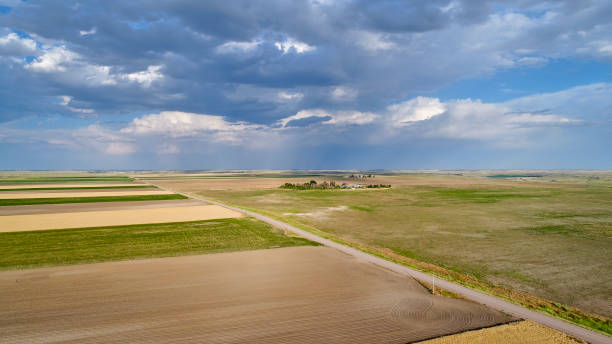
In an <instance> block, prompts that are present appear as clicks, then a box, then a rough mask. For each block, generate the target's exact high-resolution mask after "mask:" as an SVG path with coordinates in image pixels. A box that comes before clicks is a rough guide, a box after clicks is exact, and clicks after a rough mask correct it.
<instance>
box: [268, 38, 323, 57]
mask: <svg viewBox="0 0 612 344" xmlns="http://www.w3.org/2000/svg"><path fill="white" fill-rule="evenodd" d="M274 46H275V47H276V49H278V50H280V51H282V52H283V54H287V53H289V52H290V51H295V52H296V53H298V54H303V53H306V52H309V51H312V50H315V47H313V46H311V45H308V44H307V43H304V42H300V41H296V40H294V39H292V38H289V39H287V40H285V41H282V42H280V41H279V42H275V43H274Z"/></svg>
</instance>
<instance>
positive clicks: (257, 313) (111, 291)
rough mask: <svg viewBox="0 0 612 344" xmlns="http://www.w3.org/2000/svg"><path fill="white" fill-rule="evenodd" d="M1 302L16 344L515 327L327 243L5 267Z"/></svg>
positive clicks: (390, 336) (316, 337)
mask: <svg viewBox="0 0 612 344" xmlns="http://www.w3.org/2000/svg"><path fill="white" fill-rule="evenodd" d="M66 286H71V287H70V288H69V289H67V288H66ZM33 298H35V299H36V302H31V301H32V299H33ZM0 302H1V303H2V305H3V307H2V308H0V332H2V334H3V335H2V336H1V337H0V343H11V344H17V343H31V342H38V343H45V342H65V343H70V342H73V343H77V342H78V343H94V342H95V343H99V342H107V343H108V342H125V341H128V342H130V343H167V342H181V343H202V342H208V343H244V342H257V343H296V342H299V343H356V342H359V343H406V342H410V341H414V340H419V339H426V338H432V337H436V336H439V335H444V334H450V333H455V332H458V331H462V330H466V329H476V328H481V327H484V326H491V325H495V324H499V323H504V322H507V321H510V320H513V319H512V318H510V317H508V316H506V315H503V314H501V313H499V312H496V311H492V310H490V309H488V308H486V307H484V306H481V305H478V304H476V303H472V302H469V301H466V300H459V299H453V298H448V297H442V296H434V295H431V294H429V293H428V292H427V290H426V289H425V288H423V287H422V286H421V285H420V284H418V283H417V282H415V281H414V280H413V279H411V278H405V277H401V276H398V275H395V274H393V273H390V272H389V271H387V270H385V269H382V268H379V267H376V266H374V265H371V264H368V263H363V262H360V261H359V260H357V259H355V258H353V257H351V256H347V255H345V254H342V253H340V252H338V251H335V250H333V249H330V248H325V247H294V248H281V249H274V250H259V251H248V252H236V253H224V254H215V255H203V256H189V257H176V258H164V259H149V260H138V261H125V262H112V263H102V264H89V265H75V266H66V267H54V268H43V269H34V270H21V271H6V272H2V273H0Z"/></svg>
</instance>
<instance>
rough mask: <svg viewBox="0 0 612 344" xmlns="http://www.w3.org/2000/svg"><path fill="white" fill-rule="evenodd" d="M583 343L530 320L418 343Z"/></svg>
mask: <svg viewBox="0 0 612 344" xmlns="http://www.w3.org/2000/svg"><path fill="white" fill-rule="evenodd" d="M578 343H585V342H583V341H581V340H577V339H575V338H572V337H570V336H568V335H566V334H564V333H561V332H559V331H555V330H553V329H550V328H548V327H544V326H542V325H539V324H536V323H534V322H531V321H519V322H514V323H510V324H505V325H500V326H495V327H490V328H485V329H481V330H475V331H468V332H464V333H459V334H454V335H450V336H445V337H440V338H436V339H431V340H426V341H423V342H419V344H578Z"/></svg>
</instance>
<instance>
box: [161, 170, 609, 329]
mask: <svg viewBox="0 0 612 344" xmlns="http://www.w3.org/2000/svg"><path fill="white" fill-rule="evenodd" d="M561 178H565V180H571V182H557V180H560V179H561ZM538 179H544V181H540V180H538V181H512V180H505V178H486V175H485V176H482V177H461V176H453V177H448V176H444V177H440V176H435V175H418V176H410V175H409V176H394V177H387V178H386V179H383V177H377V179H376V182H377V183H378V182H384V183H390V184H392V185H393V188H391V189H384V190H282V189H278V188H274V189H250V190H218V189H217V190H215V189H206V186H205V185H206V181H205V180H202V181H193V182H190V183H189V184H187V183H185V182H181V181H177V182H176V184H171V183H170V182H167V183H163V182H160V184H162V185H165V186H170V187H173V185H175V186H174V187H176V188H177V189H179V190H181V191H186V192H189V191H190V190H191V191H193V192H197V193H198V194H200V195H202V196H203V197H207V198H210V199H216V200H219V201H221V202H225V203H228V204H233V205H237V206H240V207H244V208H248V209H251V210H254V211H258V212H261V213H264V214H267V215H270V216H272V217H275V218H278V219H281V220H284V221H286V222H288V223H292V224H294V225H296V226H298V227H301V228H304V229H307V230H310V231H313V232H315V233H318V234H320V235H323V236H327V237H329V238H332V239H334V240H337V241H341V242H345V243H348V244H350V245H354V246H358V247H361V248H362V249H366V250H369V251H371V252H375V253H376V254H379V255H384V256H387V257H392V258H393V259H398V260H403V261H405V262H408V263H410V264H413V265H414V264H420V263H419V262H423V263H425V264H421V265H419V266H420V267H421V268H424V269H429V268H426V267H427V264H433V265H432V266H436V267H441V269H440V270H436V271H438V272H439V273H440V274H441V275H444V274H447V272H444V271H450V272H453V273H457V274H460V275H461V276H467V277H465V278H464V277H457V276H459V275H457V274H455V275H453V276H450V275H449V276H447V277H448V278H452V279H459V280H464V282H465V283H466V284H472V285H475V284H478V287H479V288H481V289H486V290H489V291H491V292H493V291H492V290H493V289H492V288H495V287H501V288H503V291H501V290H500V291H499V293H502V294H503V293H505V294H504V295H505V296H507V297H508V298H515V296H514V295H512V293H513V292H514V291H518V292H520V293H524V294H525V295H533V296H536V297H538V298H542V299H545V300H553V301H554V302H558V303H559V306H558V307H557V306H554V308H555V309H553V310H550V312H552V313H555V312H557V308H558V309H559V312H565V311H563V308H565V306H563V305H569V306H572V307H577V308H579V309H582V310H584V311H587V312H590V313H596V314H600V315H603V316H604V317H610V316H611V315H612V284H611V280H610V278H609V276H611V275H612V260H611V259H610V258H609V257H612V183H610V182H609V181H610V178H609V176H607V175H605V176H598V177H597V178H592V177H591V176H583V175H578V176H554V178H553V179H554V180H551V178H549V179H546V178H538ZM320 181H323V180H320ZM455 181H456V183H455ZM285 182H291V179H286V180H282V181H279V182H278V185H279V186H280V185H282V184H284V183H285ZM181 183H183V184H181ZM236 183H240V181H239V180H236ZM181 185H184V187H182V186H181ZM211 185H212V184H211ZM431 269H434V268H433V267H432V268H431ZM496 293H497V292H496ZM499 293H497V294H499ZM517 297H518V296H517ZM538 302H539V301H537V300H535V301H534V300H528V299H527V298H525V303H526V304H530V303H534V304H533V305H532V306H533V307H535V308H539V309H541V310H544V311H548V310H547V309H546V307H548V306H547V305H548V304H544V303H543V304H541V305H539V304H538ZM551 305H552V303H551ZM562 307H563V308H562ZM569 313H571V312H569ZM569 313H568V314H569ZM568 316H569V315H568ZM576 322H578V321H576ZM589 326H590V325H589ZM602 326H603V327H600V329H601V328H605V327H606V326H608V328H609V326H610V325H609V323H608V324H607V325H602ZM594 327H598V326H594Z"/></svg>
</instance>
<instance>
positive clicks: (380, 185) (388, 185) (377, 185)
mask: <svg viewBox="0 0 612 344" xmlns="http://www.w3.org/2000/svg"><path fill="white" fill-rule="evenodd" d="M364 187H366V188H368V189H378V188H390V187H391V184H372V185H365V186H364Z"/></svg>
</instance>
